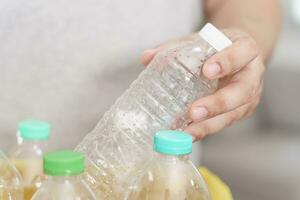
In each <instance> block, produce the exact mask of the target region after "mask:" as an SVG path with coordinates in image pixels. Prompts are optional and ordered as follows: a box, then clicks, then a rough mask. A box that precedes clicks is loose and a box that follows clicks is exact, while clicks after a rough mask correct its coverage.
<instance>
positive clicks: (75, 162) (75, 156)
mask: <svg viewBox="0 0 300 200" xmlns="http://www.w3.org/2000/svg"><path fill="white" fill-rule="evenodd" d="M83 171H84V156H83V155H82V154H81V153H79V152H75V151H56V152H51V153H48V154H46V155H45V156H44V172H45V174H47V175H50V176H72V175H78V174H81V173H83Z"/></svg>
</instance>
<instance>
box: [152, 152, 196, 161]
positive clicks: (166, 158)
mask: <svg viewBox="0 0 300 200" xmlns="http://www.w3.org/2000/svg"><path fill="white" fill-rule="evenodd" d="M156 157H157V158H158V159H159V160H161V161H167V162H177V161H188V160H189V159H190V156H189V154H184V155H171V154H163V153H159V152H157V153H156Z"/></svg>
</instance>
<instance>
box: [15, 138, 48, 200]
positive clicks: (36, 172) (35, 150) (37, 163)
mask: <svg viewBox="0 0 300 200" xmlns="http://www.w3.org/2000/svg"><path fill="white" fill-rule="evenodd" d="M15 149H16V150H15V151H14V152H13V153H12V154H11V156H10V159H11V162H12V163H13V164H14V165H15V166H16V168H17V169H18V171H19V173H20V174H21V177H22V179H23V186H24V200H30V199H31V197H32V195H33V194H34V193H35V191H36V190H37V189H38V188H39V187H40V186H41V184H42V182H43V181H44V179H45V176H44V173H43V154H44V153H45V152H46V151H47V140H41V141H38V140H25V139H24V140H23V142H22V143H21V144H19V145H18V146H17V148H15Z"/></svg>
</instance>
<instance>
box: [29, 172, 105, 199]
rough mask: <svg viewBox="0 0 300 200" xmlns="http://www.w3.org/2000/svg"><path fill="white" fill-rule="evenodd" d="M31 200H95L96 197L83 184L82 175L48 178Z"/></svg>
mask: <svg viewBox="0 0 300 200" xmlns="http://www.w3.org/2000/svg"><path fill="white" fill-rule="evenodd" d="M32 200H96V197H95V195H94V194H93V193H92V191H91V190H90V189H89V188H88V186H87V184H85V183H84V182H83V177H82V175H76V176H63V177H61V176H50V177H49V178H47V180H46V181H45V182H44V184H43V185H42V187H41V188H40V189H39V190H38V191H37V192H36V193H35V194H34V196H33V197H32ZM98 200H101V199H98Z"/></svg>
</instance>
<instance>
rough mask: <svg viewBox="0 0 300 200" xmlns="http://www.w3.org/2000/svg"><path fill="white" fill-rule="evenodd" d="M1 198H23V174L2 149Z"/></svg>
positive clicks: (0, 158) (11, 199)
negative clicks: (21, 174)
mask: <svg viewBox="0 0 300 200" xmlns="http://www.w3.org/2000/svg"><path fill="white" fill-rule="evenodd" d="M0 200H23V187H22V181H21V176H20V174H19V172H18V170H17V169H16V168H15V167H14V166H13V165H12V163H10V161H9V160H8V159H7V158H6V156H5V155H4V153H3V152H2V151H0Z"/></svg>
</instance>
